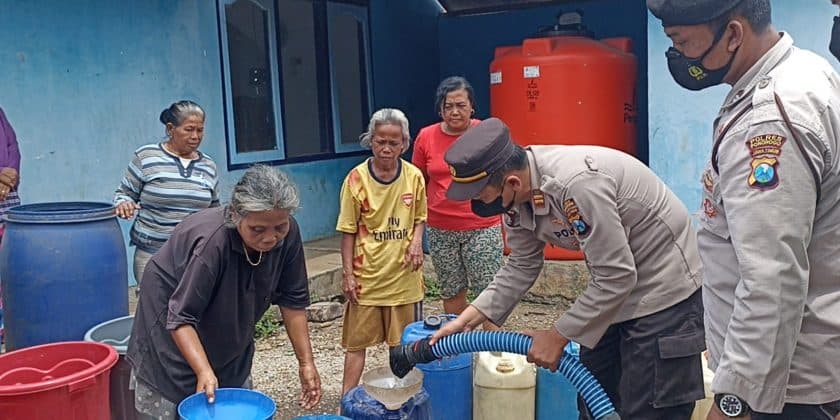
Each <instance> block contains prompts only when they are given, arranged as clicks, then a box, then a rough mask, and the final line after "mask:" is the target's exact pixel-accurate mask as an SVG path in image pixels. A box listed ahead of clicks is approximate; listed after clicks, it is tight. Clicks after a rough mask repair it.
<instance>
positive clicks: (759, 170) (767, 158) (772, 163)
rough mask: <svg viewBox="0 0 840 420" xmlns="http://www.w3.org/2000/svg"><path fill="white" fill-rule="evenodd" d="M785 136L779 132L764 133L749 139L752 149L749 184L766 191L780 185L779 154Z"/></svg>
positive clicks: (748, 144)
mask: <svg viewBox="0 0 840 420" xmlns="http://www.w3.org/2000/svg"><path fill="white" fill-rule="evenodd" d="M784 144H785V138H784V137H782V136H780V135H778V134H762V135H760V136H755V137H753V138H751V139H749V140H747V148H748V149H749V150H750V157H752V161H750V175H749V177H747V184H748V185H749V186H750V187H751V188H755V189H757V190H761V191H766V190H772V189H773V188H776V187H777V186H779V156H780V155H781V154H782V145H784Z"/></svg>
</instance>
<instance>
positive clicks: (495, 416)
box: [473, 352, 537, 420]
mask: <svg viewBox="0 0 840 420" xmlns="http://www.w3.org/2000/svg"><path fill="white" fill-rule="evenodd" d="M536 385H537V375H536V367H535V366H534V364H532V363H528V361H527V360H526V358H525V356H523V355H519V354H513V353H503V352H481V353H478V357H477V360H476V363H475V374H474V377H473V420H507V419H513V418H515V419H521V420H532V419H534V415H535V408H536Z"/></svg>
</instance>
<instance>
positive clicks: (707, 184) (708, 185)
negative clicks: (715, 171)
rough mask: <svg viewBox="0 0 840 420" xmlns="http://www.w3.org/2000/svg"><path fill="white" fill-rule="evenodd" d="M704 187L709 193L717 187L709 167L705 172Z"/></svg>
mask: <svg viewBox="0 0 840 420" xmlns="http://www.w3.org/2000/svg"><path fill="white" fill-rule="evenodd" d="M703 188H705V189H706V191H708V192H709V193H711V192H712V191H714V189H715V181H714V180H713V179H712V174H711V172H710V170H709V169H707V170H706V172H703Z"/></svg>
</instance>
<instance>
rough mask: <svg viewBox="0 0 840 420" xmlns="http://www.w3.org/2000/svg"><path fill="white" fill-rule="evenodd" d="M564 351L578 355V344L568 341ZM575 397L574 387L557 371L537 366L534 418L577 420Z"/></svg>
mask: <svg viewBox="0 0 840 420" xmlns="http://www.w3.org/2000/svg"><path fill="white" fill-rule="evenodd" d="M566 353H569V354H570V355H572V356H575V357H580V345H578V343H575V342H570V343H569V344H568V345H567V346H566ZM577 397H578V394H577V390H576V389H575V387H574V386H572V384H571V383H570V382H569V381H568V380H567V379H566V377H565V376H563V375H561V374H560V372H559V371H558V372H554V373H552V372H551V371H550V370H548V369H543V368H537V412H536V420H578V405H577V400H578V398H577Z"/></svg>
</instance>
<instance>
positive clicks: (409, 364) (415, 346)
mask: <svg viewBox="0 0 840 420" xmlns="http://www.w3.org/2000/svg"><path fill="white" fill-rule="evenodd" d="M437 359H438V357H437V356H435V354H434V353H432V346H430V345H429V339H428V338H424V339H422V340H417V341H415V342H413V343H408V344H402V345H399V346H396V347H394V348H392V349H391V355H390V364H391V372H392V373H393V374H394V375H397V377H399V378H404V377H405V375H408V372H411V369H413V368H414V365H416V364H418V363H429V362H433V361H435V360H437Z"/></svg>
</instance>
